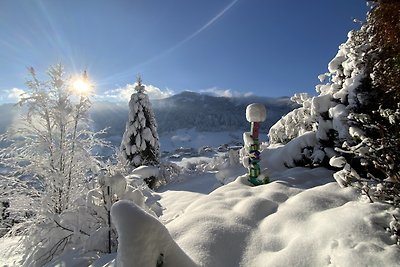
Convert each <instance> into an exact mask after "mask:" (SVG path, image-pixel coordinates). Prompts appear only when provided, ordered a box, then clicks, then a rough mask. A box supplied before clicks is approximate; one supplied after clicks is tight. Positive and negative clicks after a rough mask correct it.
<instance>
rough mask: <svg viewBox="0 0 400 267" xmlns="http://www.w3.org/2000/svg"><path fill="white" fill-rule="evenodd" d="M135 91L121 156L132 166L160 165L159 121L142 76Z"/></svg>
mask: <svg viewBox="0 0 400 267" xmlns="http://www.w3.org/2000/svg"><path fill="white" fill-rule="evenodd" d="M135 91H136V92H134V93H133V94H132V95H131V99H130V101H129V116H128V122H127V123H126V129H125V132H124V135H123V137H122V142H121V147H120V153H121V157H122V160H123V161H125V163H126V164H127V165H128V166H129V167H132V168H136V167H139V166H141V165H153V166H154V165H158V164H159V162H160V144H159V139H158V133H157V123H156V119H155V116H154V113H153V110H152V107H151V104H150V100H149V97H148V95H147V94H146V93H145V86H144V85H143V84H142V80H141V78H140V77H138V79H137V83H136V86H135Z"/></svg>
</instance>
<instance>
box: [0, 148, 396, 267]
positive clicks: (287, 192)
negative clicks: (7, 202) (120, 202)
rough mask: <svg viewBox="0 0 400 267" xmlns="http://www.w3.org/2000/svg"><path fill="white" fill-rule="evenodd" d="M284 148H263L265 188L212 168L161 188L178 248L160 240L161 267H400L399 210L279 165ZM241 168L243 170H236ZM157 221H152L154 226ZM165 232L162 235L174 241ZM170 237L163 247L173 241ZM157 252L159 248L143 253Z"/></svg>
mask: <svg viewBox="0 0 400 267" xmlns="http://www.w3.org/2000/svg"><path fill="white" fill-rule="evenodd" d="M285 149H286V150H287V149H288V147H286V148H285V147H275V148H270V149H268V150H266V151H264V152H263V154H262V157H263V161H262V164H263V167H267V169H268V174H269V176H270V178H271V180H272V182H271V183H269V184H266V185H261V186H257V187H254V186H251V185H250V184H249V183H248V182H247V178H246V177H245V176H239V177H238V178H237V179H236V180H235V181H234V182H231V183H229V184H227V185H223V186H222V185H221V183H220V182H219V181H218V180H217V178H216V175H215V174H216V173H215V172H210V171H208V172H203V173H200V172H197V173H193V174H190V175H189V174H188V175H187V176H186V177H181V179H180V180H179V181H177V182H174V183H171V184H169V185H167V186H164V187H162V188H160V189H159V192H158V195H159V197H160V200H159V203H160V204H161V205H162V206H163V208H164V210H163V215H162V216H161V217H160V218H159V220H160V221H161V222H162V223H163V224H164V225H165V228H166V229H167V230H168V232H169V234H170V237H172V239H173V240H174V241H175V242H176V244H177V245H178V246H179V247H180V249H181V250H180V249H179V247H178V248H174V249H171V248H165V247H163V246H162V245H157V246H158V247H157V249H160V250H162V251H164V250H163V249H165V252H166V253H165V254H164V258H163V260H164V264H163V267H169V266H182V267H183V266H222V267H223V266H227V267H228V266H229V267H232V266H332V267H333V266H340V267H342V266H351V267H354V266H398V262H399V261H400V250H399V247H398V246H397V245H396V244H395V243H396V240H395V239H394V238H393V237H392V236H391V233H390V231H388V230H387V229H388V228H389V225H390V221H391V220H392V218H393V217H392V214H394V215H396V216H399V211H398V210H397V211H396V210H392V209H391V208H389V207H388V206H386V205H384V204H380V203H374V204H370V203H367V202H366V201H364V200H362V199H360V197H359V194H358V193H357V192H356V191H355V190H354V189H352V188H345V189H342V188H340V187H339V186H338V184H337V183H336V182H335V180H334V179H333V177H332V174H333V173H332V172H331V171H329V170H327V169H324V168H315V169H308V168H300V167H296V168H292V169H287V168H286V167H284V166H283V164H279V162H282V159H283V158H284V157H285V156H287V153H288V151H285ZM191 160H192V161H193V162H195V159H191ZM203 161H204V159H203ZM242 172H243V170H240V169H238V171H237V175H240V174H242ZM133 213H135V211H133ZM132 215H134V214H132ZM141 216H145V218H147V215H143V214H141ZM134 217H135V216H129V215H127V216H124V220H127V221H126V222H128V223H129V225H130V228H129V229H130V230H129V234H131V235H133V237H132V238H129V242H130V246H131V247H136V248H139V251H140V248H145V247H146V246H147V245H148V244H146V242H150V243H151V242H154V240H157V238H156V236H155V233H156V232H157V231H154V232H153V231H151V232H148V231H135V229H141V228H142V227H143V225H142V223H141V222H140V220H139V221H137V220H136V221H135V220H134ZM131 219H132V222H130V220H131ZM153 219H154V217H153ZM153 219H150V222H151V223H153V224H154V223H155V226H153V227H154V228H157V227H158V226H157V222H156V221H154V220H153ZM145 220H147V219H145ZM160 225H161V224H160ZM161 232H162V233H163V234H162V235H163V237H162V239H165V238H167V239H168V238H170V237H169V235H167V234H166V233H165V231H164V232H163V231H161ZM165 235H167V237H165ZM152 238H153V241H151V239H152ZM172 239H171V240H172ZM138 240H141V241H138ZM146 240H147V241H146ZM149 240H150V241H149ZM171 240H169V241H168V242H167V241H165V242H166V244H170V243H171V242H174V241H171ZM10 242H11V241H10ZM159 244H162V242H161V241H160V242H159ZM6 246H8V245H6ZM4 249H5V245H4V244H3V247H2V251H3V252H4V251H6V250H4ZM136 251H138V250H137V249H136ZM8 252H9V251H8ZM152 253H155V254H157V253H158V252H157V250H156V249H154V251H150V252H148V251H147V252H144V251H143V252H141V253H140V254H143V255H150V256H151V255H152ZM4 255H5V254H3V255H2V256H1V257H0V258H2V257H4ZM8 255H9V256H10V258H8V260H7V263H6V262H4V260H3V261H2V262H1V264H2V266H18V265H17V264H15V265H13V264H12V260H16V259H15V257H14V258H12V257H11V255H12V254H8ZM153 256H154V255H153ZM155 256H156V257H158V254H157V255H155ZM115 257H116V255H106V256H102V257H101V258H100V259H99V260H97V261H95V262H94V263H93V264H92V265H91V266H92V267H100V266H109V267H111V266H116V263H115ZM185 257H187V258H185ZM91 258H92V259H93V258H95V257H91ZM132 259H134V256H132ZM178 259H179V260H181V263H180V264H181V265H179V260H178ZM79 260H82V259H76V258H75V260H72V257H64V258H63V259H62V260H61V261H60V260H59V261H58V263H57V264H53V265H49V266H85V264H84V262H82V261H79ZM89 261H90V257H87V260H86V262H89ZM73 262H74V263H73ZM78 263H79V264H78ZM7 264H8V265H7ZM130 264H132V265H129V266H136V265H135V262H130ZM154 266H155V263H154Z"/></svg>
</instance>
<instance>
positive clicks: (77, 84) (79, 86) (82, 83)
mask: <svg viewBox="0 0 400 267" xmlns="http://www.w3.org/2000/svg"><path fill="white" fill-rule="evenodd" d="M72 88H73V90H74V91H75V92H76V93H77V94H79V95H87V94H89V93H90V90H91V88H92V86H91V85H90V83H89V82H88V81H87V80H83V79H77V80H75V81H74V83H73V84H72Z"/></svg>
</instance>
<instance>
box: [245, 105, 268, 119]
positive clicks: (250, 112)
mask: <svg viewBox="0 0 400 267" xmlns="http://www.w3.org/2000/svg"><path fill="white" fill-rule="evenodd" d="M246 119H247V121H248V122H263V121H265V120H266V119H267V110H266V108H265V106H264V105H263V104H259V103H253V104H250V105H248V106H247V108H246Z"/></svg>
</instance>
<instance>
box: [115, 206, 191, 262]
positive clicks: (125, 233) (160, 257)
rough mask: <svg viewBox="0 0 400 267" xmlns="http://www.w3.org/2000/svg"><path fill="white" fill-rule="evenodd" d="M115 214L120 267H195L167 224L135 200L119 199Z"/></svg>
mask: <svg viewBox="0 0 400 267" xmlns="http://www.w3.org/2000/svg"><path fill="white" fill-rule="evenodd" d="M111 216H112V219H113V221H114V223H115V226H116V228H117V231H118V242H119V245H118V252H117V260H116V261H117V266H118V267H128V266H129V267H134V266H161V264H162V266H163V267H168V266H194V264H193V262H192V260H191V259H190V258H189V257H188V256H187V255H186V254H185V253H184V252H183V251H182V250H181V249H180V248H179V247H178V245H177V244H176V243H175V241H174V240H173V239H172V238H171V236H170V234H169V233H168V230H167V229H166V228H165V226H164V225H163V224H162V223H161V222H160V221H158V220H157V218H155V217H153V216H151V215H150V214H148V213H146V212H145V211H144V210H143V209H141V208H140V207H138V206H137V205H135V204H134V203H133V202H131V201H127V200H121V201H118V202H117V203H115V204H114V205H113V206H112V208H111Z"/></svg>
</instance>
